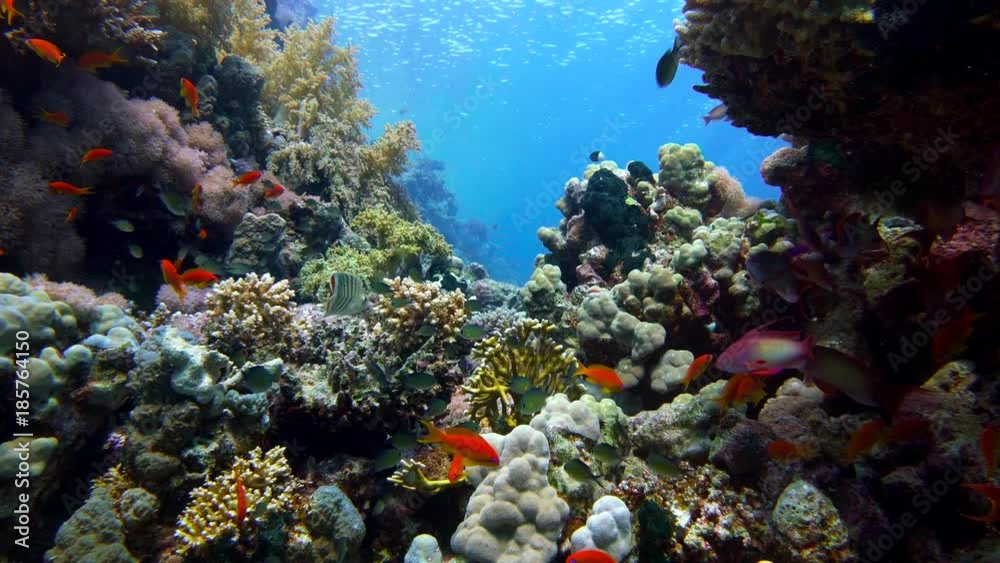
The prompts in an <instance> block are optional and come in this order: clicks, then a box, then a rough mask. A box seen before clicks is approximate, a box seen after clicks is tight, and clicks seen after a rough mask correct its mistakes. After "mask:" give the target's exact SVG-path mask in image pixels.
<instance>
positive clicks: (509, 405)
mask: <svg viewBox="0 0 1000 563" xmlns="http://www.w3.org/2000/svg"><path fill="white" fill-rule="evenodd" d="M555 331H556V325H554V324H552V323H549V322H545V321H539V320H537V319H524V320H522V321H521V322H520V323H518V324H517V325H515V326H513V327H511V328H509V329H507V330H506V331H505V332H504V333H503V334H502V335H495V336H491V337H489V338H487V339H485V340H481V341H479V342H478V343H476V346H475V347H474V348H473V349H472V358H473V359H474V360H475V361H476V362H477V364H478V365H477V367H476V369H475V371H473V372H472V376H471V377H469V380H468V382H467V383H466V384H465V385H463V386H462V390H463V391H465V392H466V393H468V394H469V410H468V414H469V416H470V417H471V418H472V420H474V421H476V422H478V423H480V424H485V425H488V426H489V427H490V428H492V429H493V431H495V432H503V431H505V430H508V429H510V428H513V427H515V426H517V425H518V424H526V423H528V422H529V420H530V416H528V415H527V414H525V413H521V412H519V409H518V406H517V402H516V401H515V400H514V397H513V395H511V393H510V383H511V379H513V378H514V377H526V378H528V379H529V380H530V381H531V386H532V387H536V388H538V389H542V390H544V391H545V392H547V393H548V394H553V393H559V392H561V391H563V390H565V389H566V378H565V375H566V372H567V371H568V370H570V369H571V368H572V367H574V366H576V360H575V359H574V357H573V350H571V349H566V348H564V347H563V345H562V344H557V343H556V342H555V341H554V340H553V336H554V332H555Z"/></svg>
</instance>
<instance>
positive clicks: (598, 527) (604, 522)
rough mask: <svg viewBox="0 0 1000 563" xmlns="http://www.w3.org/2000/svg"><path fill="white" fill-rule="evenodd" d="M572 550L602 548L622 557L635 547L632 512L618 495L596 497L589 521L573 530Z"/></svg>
mask: <svg viewBox="0 0 1000 563" xmlns="http://www.w3.org/2000/svg"><path fill="white" fill-rule="evenodd" d="M570 539H571V540H572V542H573V551H578V550H581V549H600V550H603V551H605V552H607V553H608V554H609V555H611V556H612V557H614V558H615V559H616V560H618V561H621V560H623V559H624V558H625V556H626V555H628V552H629V551H631V550H632V513H631V512H629V509H628V506H626V505H625V503H624V502H622V500H621V499H619V498H618V497H613V496H603V497H601V498H599V499H597V502H595V503H594V507H593V508H592V509H591V511H590V516H589V517H588V518H587V525H586V526H584V527H582V528H580V529H578V530H577V531H575V532H573V535H572V537H571V538H570Z"/></svg>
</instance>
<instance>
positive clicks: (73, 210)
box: [66, 207, 80, 223]
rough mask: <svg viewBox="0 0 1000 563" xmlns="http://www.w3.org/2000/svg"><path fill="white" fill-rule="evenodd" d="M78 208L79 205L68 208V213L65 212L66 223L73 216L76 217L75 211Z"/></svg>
mask: <svg viewBox="0 0 1000 563" xmlns="http://www.w3.org/2000/svg"><path fill="white" fill-rule="evenodd" d="M79 210H80V208H79V207H74V208H73V209H70V210H69V213H67V214H66V222H67V223H69V222H70V221H72V220H73V219H74V218H76V213H77V212H78V211H79Z"/></svg>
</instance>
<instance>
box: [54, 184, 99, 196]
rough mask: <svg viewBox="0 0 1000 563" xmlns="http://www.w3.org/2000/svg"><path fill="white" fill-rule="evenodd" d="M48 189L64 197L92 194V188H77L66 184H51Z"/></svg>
mask: <svg viewBox="0 0 1000 563" xmlns="http://www.w3.org/2000/svg"><path fill="white" fill-rule="evenodd" d="M49 189H50V190H52V191H54V192H56V193H59V194H65V195H91V194H93V193H94V188H78V187H76V186H74V185H73V184H69V183H66V182H51V183H50V184H49Z"/></svg>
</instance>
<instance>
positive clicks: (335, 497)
mask: <svg viewBox="0 0 1000 563" xmlns="http://www.w3.org/2000/svg"><path fill="white" fill-rule="evenodd" d="M306 522H307V524H308V525H309V530H310V531H311V532H312V535H313V538H314V540H315V542H316V544H318V545H317V547H325V552H326V554H327V555H328V556H332V557H333V558H334V560H337V561H352V560H356V559H351V558H352V557H354V558H356V557H360V554H359V553H358V550H359V549H360V547H361V542H362V541H363V540H364V539H365V522H364V518H363V517H362V516H361V513H360V512H358V509H357V507H355V506H354V503H352V502H351V499H349V498H348V497H347V495H345V494H344V492H343V491H341V490H340V488H339V487H337V486H336V485H325V486H322V487H320V488H318V489H316V492H314V493H313V494H312V496H310V497H309V505H308V507H307V509H306ZM331 550H332V551H331Z"/></svg>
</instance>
